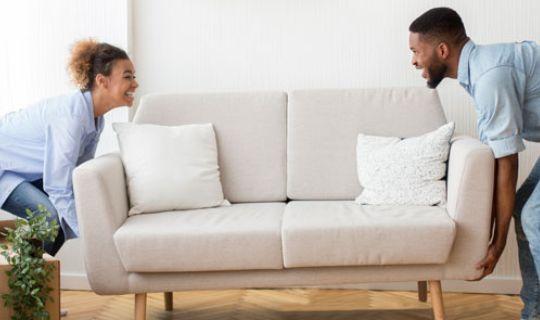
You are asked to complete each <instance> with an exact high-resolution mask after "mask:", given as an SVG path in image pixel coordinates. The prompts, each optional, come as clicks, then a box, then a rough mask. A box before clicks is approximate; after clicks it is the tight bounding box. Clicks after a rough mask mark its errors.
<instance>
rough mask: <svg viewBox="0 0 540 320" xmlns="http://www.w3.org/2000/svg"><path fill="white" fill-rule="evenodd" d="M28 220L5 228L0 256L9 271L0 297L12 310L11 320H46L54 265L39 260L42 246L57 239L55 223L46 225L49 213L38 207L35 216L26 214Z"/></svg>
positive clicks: (41, 254)
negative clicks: (5, 289) (5, 290)
mask: <svg viewBox="0 0 540 320" xmlns="http://www.w3.org/2000/svg"><path fill="white" fill-rule="evenodd" d="M26 213H27V216H28V220H24V219H18V220H17V221H16V222H15V228H14V229H12V228H6V229H5V230H6V231H7V232H6V233H5V234H3V235H4V236H5V240H7V242H8V243H9V247H8V246H7V245H6V244H1V245H0V249H1V254H2V255H3V256H4V257H5V259H6V261H7V263H8V264H9V265H10V266H11V268H10V269H9V270H7V271H5V273H6V276H7V278H8V287H9V292H7V293H4V294H2V295H1V296H2V299H3V300H4V306H5V307H8V308H12V310H13V315H12V317H11V320H44V319H50V316H49V313H48V312H47V310H46V308H45V304H46V302H47V300H48V299H52V298H51V297H50V295H49V293H50V292H51V290H52V289H51V288H50V287H49V286H48V283H49V281H50V280H51V277H52V274H53V271H54V270H53V269H54V265H52V264H48V263H46V262H45V260H44V259H43V254H44V252H45V251H44V250H43V243H44V242H45V241H54V239H55V238H56V236H57V235H58V228H59V226H58V224H57V223H56V221H53V222H52V223H50V224H49V223H48V222H47V217H49V216H50V213H49V212H48V211H47V210H46V209H45V207H43V206H38V210H37V213H35V212H32V211H31V210H29V209H27V210H26Z"/></svg>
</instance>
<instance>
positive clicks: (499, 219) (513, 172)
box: [493, 154, 518, 250]
mask: <svg viewBox="0 0 540 320" xmlns="http://www.w3.org/2000/svg"><path fill="white" fill-rule="evenodd" d="M517 174H518V155H517V154H513V155H509V156H506V157H503V158H499V159H497V160H496V164H495V190H494V201H493V205H494V210H493V211H494V214H495V233H494V235H493V243H494V244H496V245H498V246H500V247H501V250H502V249H503V248H504V246H505V245H506V238H507V235H508V228H509V225H510V220H512V214H513V211H514V203H515V198H516V183H517Z"/></svg>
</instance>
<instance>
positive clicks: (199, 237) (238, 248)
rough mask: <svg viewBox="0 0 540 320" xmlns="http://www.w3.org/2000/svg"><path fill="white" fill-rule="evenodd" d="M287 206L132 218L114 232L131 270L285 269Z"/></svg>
mask: <svg viewBox="0 0 540 320" xmlns="http://www.w3.org/2000/svg"><path fill="white" fill-rule="evenodd" d="M284 209H285V203H246V204H235V205H232V206H230V207H218V208H208V209H196V210H183V211H172V212H162V213H156V214H146V215H138V216H132V217H129V218H128V219H127V220H126V222H125V223H124V225H123V226H121V227H120V228H119V229H118V231H116V233H115V234H114V242H115V244H116V247H117V248H118V253H119V255H120V258H121V259H122V262H123V264H124V266H125V268H126V270H127V271H130V272H134V271H138V272H155V271H159V272H172V271H215V270H248V269H281V268H282V267H283V261H282V255H281V218H282V215H283V211H284Z"/></svg>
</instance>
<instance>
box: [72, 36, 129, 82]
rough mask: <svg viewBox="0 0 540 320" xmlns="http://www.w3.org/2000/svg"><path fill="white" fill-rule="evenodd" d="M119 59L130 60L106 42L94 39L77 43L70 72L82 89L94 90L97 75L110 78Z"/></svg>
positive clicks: (73, 79) (74, 46)
mask: <svg viewBox="0 0 540 320" xmlns="http://www.w3.org/2000/svg"><path fill="white" fill-rule="evenodd" d="M118 59H129V57H128V55H127V53H126V52H125V51H124V50H122V49H120V48H117V47H115V46H113V45H110V44H108V43H105V42H97V41H96V40H94V39H86V40H80V41H77V42H76V43H75V44H74V45H73V48H72V49H71V57H70V59H69V62H68V71H69V73H70V75H71V78H72V81H73V83H75V85H77V86H78V87H79V88H80V89H82V90H84V91H87V90H92V88H93V86H94V80H95V78H96V75H98V74H103V75H105V76H109V75H110V74H111V70H112V67H113V64H114V62H115V61H116V60H118Z"/></svg>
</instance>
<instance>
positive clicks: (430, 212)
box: [282, 201, 455, 268]
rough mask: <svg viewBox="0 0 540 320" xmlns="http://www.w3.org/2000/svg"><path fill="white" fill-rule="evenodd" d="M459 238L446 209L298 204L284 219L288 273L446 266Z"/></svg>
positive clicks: (289, 208) (290, 205) (348, 203)
mask: <svg viewBox="0 0 540 320" xmlns="http://www.w3.org/2000/svg"><path fill="white" fill-rule="evenodd" d="M454 236H455V224H454V221H453V220H452V219H451V218H450V217H449V216H448V214H447V212H446V209H445V208H442V207H435V206H370V205H359V204H356V203H354V202H352V201H292V202H289V203H288V204H287V207H286V209H285V213H284V216H283V225H282V241H283V260H284V266H285V268H297V267H323V266H361V265H362V266H363V265H403V264H442V263H445V262H446V260H447V259H448V256H449V254H450V251H451V249H452V245H453V242H454Z"/></svg>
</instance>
